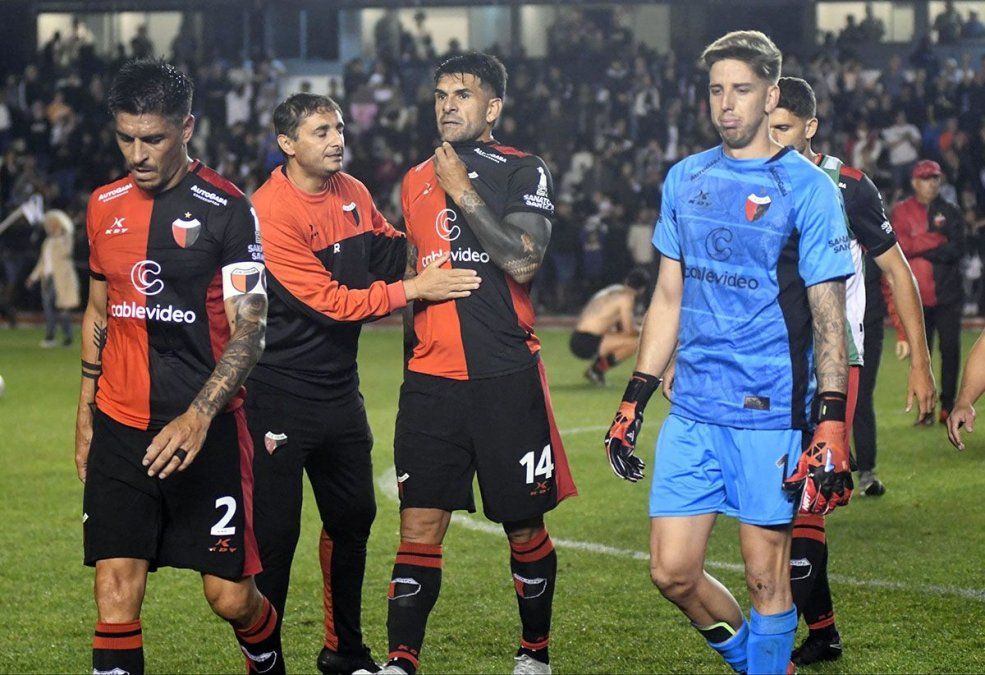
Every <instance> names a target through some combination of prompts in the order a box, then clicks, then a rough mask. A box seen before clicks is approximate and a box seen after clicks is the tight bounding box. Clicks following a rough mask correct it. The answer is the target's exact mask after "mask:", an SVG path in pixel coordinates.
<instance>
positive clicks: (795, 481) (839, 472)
mask: <svg viewBox="0 0 985 675" xmlns="http://www.w3.org/2000/svg"><path fill="white" fill-rule="evenodd" d="M818 400H819V402H820V405H819V407H818V408H819V410H818V415H817V420H818V425H817V428H816V429H815V430H814V438H813V439H811V445H810V447H809V448H807V450H805V451H804V454H802V455H801V456H800V461H798V462H797V470H796V471H795V472H794V473H793V475H792V476H790V477H789V478H787V479H786V480H785V481H783V489H784V490H786V491H787V492H788V493H790V494H793V495H797V494H800V512H801V513H814V514H818V515H827V514H828V513H831V512H832V511H833V510H834V509H835V508H836V507H838V506H843V505H845V504H848V502H849V501H850V500H851V498H852V489H853V488H854V487H855V484H854V482H853V481H852V466H851V455H850V453H849V451H848V430H847V428H846V426H845V407H846V403H847V397H846V396H845V395H844V394H842V393H840V392H824V393H822V394H819V395H818Z"/></svg>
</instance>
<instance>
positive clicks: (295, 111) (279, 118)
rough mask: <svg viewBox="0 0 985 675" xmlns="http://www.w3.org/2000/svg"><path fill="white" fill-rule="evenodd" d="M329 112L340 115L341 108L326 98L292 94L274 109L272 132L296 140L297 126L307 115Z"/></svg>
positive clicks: (316, 95)
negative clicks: (323, 111)
mask: <svg viewBox="0 0 985 675" xmlns="http://www.w3.org/2000/svg"><path fill="white" fill-rule="evenodd" d="M322 110H329V111H333V112H336V113H338V114H339V115H340V116H341V115H342V108H341V107H340V106H339V104H338V103H336V102H335V101H334V100H333V99H331V98H329V97H328V96H319V95H318V94H306V93H300V94H292V95H290V96H288V97H287V99H286V100H284V101H282V102H281V103H280V104H279V105H278V106H277V107H276V108H274V130H275V131H276V132H277V134H278V135H280V134H284V135H285V136H287V137H288V138H290V139H292V140H297V138H298V126H299V125H300V124H301V122H303V121H304V118H305V117H307V116H308V115H314V114H315V113H316V112H320V111H322Z"/></svg>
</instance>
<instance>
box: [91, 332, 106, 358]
mask: <svg viewBox="0 0 985 675" xmlns="http://www.w3.org/2000/svg"><path fill="white" fill-rule="evenodd" d="M107 335H108V328H107V326H106V324H104V323H99V322H96V325H95V326H93V328H92V342H93V344H94V345H95V346H96V361H97V362H98V363H102V360H103V349H104V348H105V347H106V337H107Z"/></svg>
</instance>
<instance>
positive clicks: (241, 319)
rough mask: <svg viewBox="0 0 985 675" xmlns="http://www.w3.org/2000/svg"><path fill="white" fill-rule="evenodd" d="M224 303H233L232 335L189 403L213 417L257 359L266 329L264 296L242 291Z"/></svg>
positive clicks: (236, 389)
mask: <svg viewBox="0 0 985 675" xmlns="http://www.w3.org/2000/svg"><path fill="white" fill-rule="evenodd" d="M227 302H231V303H232V304H233V320H232V322H231V325H230V331H231V333H232V335H231V336H230V337H229V342H228V343H227V344H226V349H225V350H224V351H223V352H222V356H221V357H220V358H219V362H218V363H217V364H216V365H215V369H214V370H213V371H212V375H211V376H210V377H209V379H208V380H206V381H205V386H203V387H202V389H201V391H199V392H198V396H196V397H195V400H194V401H192V405H191V407H192V408H193V409H195V410H196V411H197V412H199V413H200V414H202V415H205V416H207V417H209V418H212V417H215V416H216V415H217V414H218V413H219V411H220V410H222V409H223V408H224V407H225V406H226V404H227V403H228V402H229V399H230V398H232V396H233V394H235V393H236V392H237V391H238V390H239V388H240V387H241V386H242V385H243V383H244V382H245V381H246V376H247V375H249V374H250V371H251V370H252V369H253V366H255V365H256V363H257V361H259V360H260V354H261V353H263V346H264V335H265V333H266V330H267V296H265V295H263V294H261V293H246V294H244V295H237V296H235V297H233V298H231V299H230V300H228V301H227Z"/></svg>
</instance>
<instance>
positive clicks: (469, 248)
mask: <svg viewBox="0 0 985 675" xmlns="http://www.w3.org/2000/svg"><path fill="white" fill-rule="evenodd" d="M455 150H456V152H458V156H459V157H460V158H461V159H462V161H463V162H464V163H465V166H466V167H467V169H468V173H469V178H470V179H471V180H472V185H473V186H474V188H475V190H476V192H477V193H478V194H479V196H480V197H481V198H482V199H483V201H485V203H486V204H487V205H488V206H489V208H490V209H492V211H493V213H494V214H495V215H496V216H497V217H499V218H500V219H502V218H505V217H506V216H507V215H509V214H510V213H515V212H520V211H529V212H533V213H537V214H540V215H543V216H546V217H547V218H553V216H554V185H553V181H552V179H551V174H550V171H549V170H548V169H547V166H546V165H545V164H544V162H543V161H541V159H540V158H539V157H536V156H534V155H528V154H526V153H524V152H521V151H519V150H516V149H514V148H510V147H507V146H503V145H498V144H496V143H477V142H472V143H460V144H456V145H455ZM401 203H402V206H403V211H404V219H405V221H406V225H407V237H408V239H409V240H410V242H411V244H413V245H414V246H415V247H416V248H417V270H418V272H420V271H421V270H423V269H424V267H426V266H427V265H428V263H430V262H431V261H432V260H434V259H435V258H436V257H438V256H439V255H441V254H442V253H445V252H450V254H451V260H450V261H449V262H448V263H447V264H449V265H451V266H452V267H455V268H468V269H474V270H476V271H477V272H478V274H479V276H480V277H481V278H482V283H481V284H480V286H479V288H478V290H476V291H472V294H471V295H470V296H469V297H467V298H461V299H458V300H447V301H444V302H422V301H416V302H415V303H414V332H415V334H416V338H417V345H416V346H415V348H414V353H413V356H412V357H411V359H410V362H409V363H408V368H409V369H410V370H413V371H415V372H420V373H427V374H429V375H437V376H440V377H448V378H452V379H456V380H467V379H477V378H484V377H496V376H498V375H505V374H507V373H511V372H516V371H520V370H523V369H524V368H528V367H531V366H533V365H534V364H535V363H536V362H537V358H538V356H537V352H538V351H539V350H540V341H539V340H538V339H537V336H536V335H535V334H534V332H533V331H534V310H533V305H532V304H531V302H530V284H518V283H517V282H516V281H514V280H513V278H512V277H510V276H509V275H508V274H507V273H506V272H504V271H503V270H501V269H500V268H499V267H497V266H496V264H495V263H493V262H492V261H491V260H490V258H489V254H488V253H487V252H486V251H485V249H483V247H482V244H480V243H479V240H478V238H477V237H476V236H475V234H474V233H473V232H472V230H471V229H470V228H469V225H468V222H467V221H466V219H465V216H464V215H463V214H462V212H461V211H460V210H459V208H458V206H457V205H456V204H455V202H454V201H452V199H451V198H450V197H448V195H446V194H445V192H444V190H442V189H441V187H440V186H439V185H438V179H437V177H436V176H435V173H434V163H433V160H430V159H429V160H428V161H426V162H424V163H422V164H419V165H418V166H416V167H414V168H413V169H411V170H410V171H409V172H408V173H407V175H406V176H405V177H404V182H403V189H402V193H401Z"/></svg>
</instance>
